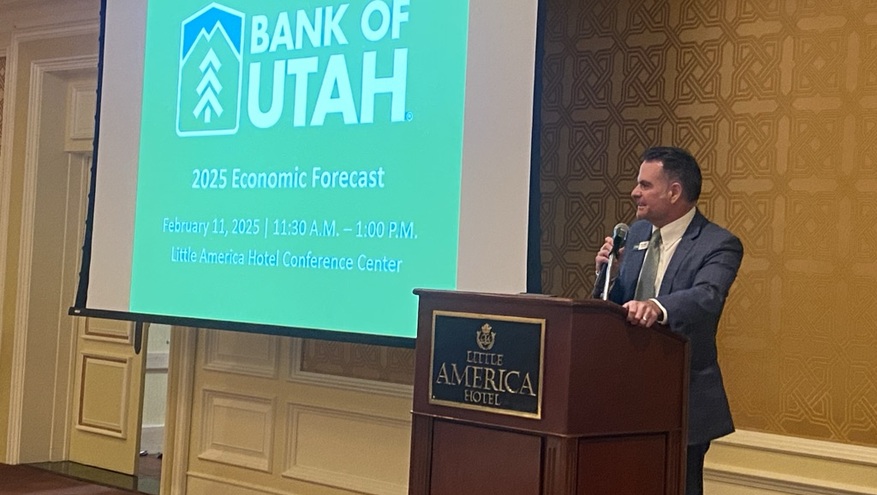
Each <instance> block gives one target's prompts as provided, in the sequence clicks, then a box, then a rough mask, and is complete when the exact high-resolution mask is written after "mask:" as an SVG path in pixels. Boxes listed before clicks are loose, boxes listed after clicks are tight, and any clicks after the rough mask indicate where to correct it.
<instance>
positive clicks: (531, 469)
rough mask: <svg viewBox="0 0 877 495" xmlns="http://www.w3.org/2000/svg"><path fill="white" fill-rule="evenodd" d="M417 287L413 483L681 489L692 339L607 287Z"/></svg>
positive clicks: (559, 490) (560, 489) (641, 491)
mask: <svg viewBox="0 0 877 495" xmlns="http://www.w3.org/2000/svg"><path fill="white" fill-rule="evenodd" d="M415 293H416V294H417V295H419V297H420V309H419V313H418V322H417V347H416V364H415V379H414V408H413V412H412V414H413V424H412V435H411V464H410V476H409V493H410V494H417V495H420V494H432V495H445V494H447V495H461V494H503V495H511V494H522V495H523V494H532V495H549V494H558V495H560V494H563V495H567V494H595V495H604V494H611V495H623V494H632V495H633V494H635V495H649V494H661V495H682V493H683V491H684V484H685V447H686V426H687V410H688V408H687V397H688V343H687V341H686V340H685V339H684V338H682V337H680V336H678V335H675V334H673V333H672V332H670V331H669V330H668V329H666V328H663V327H660V326H659V327H657V328H655V327H653V328H650V329H646V328H641V327H635V326H631V325H629V324H627V321H626V319H625V314H626V313H625V311H624V310H623V309H622V308H621V307H620V306H618V305H616V304H613V303H609V302H604V301H600V300H571V299H564V298H555V297H547V296H537V295H496V294H480V293H465V292H452V291H433V290H417V291H415Z"/></svg>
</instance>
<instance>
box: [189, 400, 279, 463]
mask: <svg viewBox="0 0 877 495" xmlns="http://www.w3.org/2000/svg"><path fill="white" fill-rule="evenodd" d="M201 411H202V414H203V415H204V418H203V419H202V421H201V424H202V427H201V448H200V449H199V450H198V452H199V454H198V458H199V459H202V460H208V461H214V462H221V463H224V464H231V465H233V466H239V467H244V468H248V469H255V470H259V471H266V472H267V471H269V470H270V469H271V459H272V454H273V445H274V436H275V432H274V431H273V430H274V429H273V426H274V416H275V406H274V401H273V400H272V399H268V398H264V397H253V396H246V395H238V394H229V393H225V392H219V391H214V390H205V391H204V398H203V407H202V409H201Z"/></svg>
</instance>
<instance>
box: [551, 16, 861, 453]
mask: <svg viewBox="0 0 877 495" xmlns="http://www.w3.org/2000/svg"><path fill="white" fill-rule="evenodd" d="M542 78H543V80H542V86H543V93H542V115H541V119H542V129H541V138H542V141H541V150H540V151H541V155H542V168H541V188H542V204H541V221H542V260H543V274H542V279H543V288H544V291H545V292H547V293H552V294H559V295H565V296H572V297H587V296H588V294H589V293H590V291H591V288H592V284H593V283H594V274H593V271H594V267H593V259H594V253H595V252H596V250H597V249H598V248H599V246H600V244H602V240H603V237H605V236H606V235H607V234H608V233H609V232H610V231H611V229H612V227H613V225H614V224H615V223H616V222H619V221H624V222H630V221H632V219H633V216H634V209H633V206H632V203H631V200H630V197H629V194H630V190H631V189H632V187H633V186H634V181H635V178H636V174H637V169H638V166H639V164H638V162H637V156H638V154H639V153H640V152H641V151H642V150H643V149H645V148H646V147H648V146H651V145H655V144H671V145H676V146H682V147H685V148H688V149H689V150H690V151H691V152H692V153H693V154H694V155H695V156H696V157H697V158H698V161H699V162H700V163H701V166H702V167H703V169H704V189H703V194H702V197H701V200H700V203H699V207H700V208H701V210H702V211H703V212H704V213H705V214H706V215H707V216H708V217H710V218H711V219H713V220H714V221H716V222H718V223H719V224H721V225H725V226H727V227H728V228H729V229H730V230H732V231H733V232H735V233H736V234H737V235H739V236H740V237H741V239H742V240H743V244H744V247H745V250H746V255H745V258H744V260H743V266H742V267H741V269H740V273H739V276H738V279H737V282H736V283H735V285H734V287H733V288H732V290H731V295H730V298H729V300H728V304H727V308H726V310H725V315H724V318H723V321H722V325H721V328H720V332H719V348H720V349H719V354H720V360H721V364H722V369H723V371H724V374H725V381H726V386H727V388H728V393H729V396H730V400H731V407H732V409H733V413H734V418H735V422H736V424H737V426H738V427H739V428H745V429H750V430H759V431H765V432H771V433H779V434H785V435H792V436H800V437H808V438H815V439H825V440H832V441H839V442H847V443H854V444H861V445H868V446H875V447H877V323H875V320H874V318H873V315H874V314H877V295H875V294H877V1H875V0H864V1H861V2H850V1H844V0H805V1H800V0H798V1H793V0H772V1H762V0H728V1H722V2H715V1H712V0H671V1H668V2H655V1H650V0H628V1H623V2H618V1H617V0H548V12H547V23H546V34H545V53H544V58H543V74H542Z"/></svg>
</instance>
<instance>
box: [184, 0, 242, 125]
mask: <svg viewBox="0 0 877 495" xmlns="http://www.w3.org/2000/svg"><path fill="white" fill-rule="evenodd" d="M181 31H182V37H181V40H182V41H181V42H180V75H179V79H178V83H177V84H178V86H177V134H178V135H179V136H210V135H222V134H235V133H236V132H237V131H238V127H239V125H240V114H241V88H242V81H243V55H242V54H243V39H244V14H243V13H241V12H238V11H236V10H232V9H230V8H228V7H225V6H223V5H219V4H217V3H211V4H210V5H208V6H207V7H204V8H203V9H201V10H199V11H198V12H197V13H195V15H193V16H191V17H189V18H188V19H186V20H185V21H183V23H182V26H181Z"/></svg>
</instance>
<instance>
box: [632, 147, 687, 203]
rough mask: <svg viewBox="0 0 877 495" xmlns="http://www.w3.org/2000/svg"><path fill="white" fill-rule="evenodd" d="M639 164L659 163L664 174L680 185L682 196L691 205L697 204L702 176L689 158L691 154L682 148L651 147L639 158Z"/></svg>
mask: <svg viewBox="0 0 877 495" xmlns="http://www.w3.org/2000/svg"><path fill="white" fill-rule="evenodd" d="M640 161H641V162H661V164H663V166H664V172H665V173H666V174H667V175H668V176H669V177H670V179H671V180H677V181H679V183H680V184H682V194H683V196H685V199H686V200H688V201H689V202H691V203H695V202H697V199H698V198H699V197H700V188H701V185H702V183H703V176H702V175H701V173H700V165H698V164H697V160H695V159H694V157H693V156H691V153H689V152H688V151H686V150H684V149H682V148H673V147H670V146H653V147H651V148H649V149H647V150H645V151H643V154H642V155H641V156H640Z"/></svg>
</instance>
